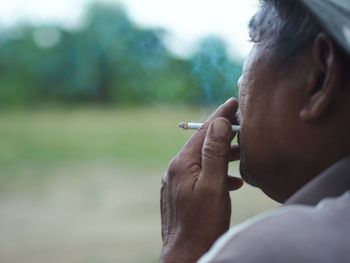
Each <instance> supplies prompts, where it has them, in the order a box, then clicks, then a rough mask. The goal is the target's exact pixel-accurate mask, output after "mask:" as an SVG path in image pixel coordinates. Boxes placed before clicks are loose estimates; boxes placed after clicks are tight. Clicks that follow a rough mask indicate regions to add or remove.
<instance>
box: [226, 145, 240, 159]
mask: <svg viewBox="0 0 350 263" xmlns="http://www.w3.org/2000/svg"><path fill="white" fill-rule="evenodd" d="M240 158H241V154H240V150H239V145H231V149H230V154H229V161H230V162H233V161H238V160H239V159H240Z"/></svg>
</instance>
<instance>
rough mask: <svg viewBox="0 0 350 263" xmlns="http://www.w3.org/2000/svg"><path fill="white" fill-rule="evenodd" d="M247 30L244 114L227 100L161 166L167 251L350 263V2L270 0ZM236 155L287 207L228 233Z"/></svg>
mask: <svg viewBox="0 0 350 263" xmlns="http://www.w3.org/2000/svg"><path fill="white" fill-rule="evenodd" d="M250 36H251V39H252V41H253V42H254V47H253V49H252V51H251V53H250V55H249V56H248V58H247V59H246V61H245V64H244V68H243V74H242V77H241V78H240V81H239V92H240V106H239V112H238V114H237V115H238V116H239V118H238V120H237V119H236V118H235V116H236V114H235V113H236V111H237V109H238V102H237V101H236V100H234V99H229V100H228V101H227V102H226V103H225V104H223V105H222V106H221V107H219V109H218V110H217V111H216V112H215V113H214V114H213V115H212V116H211V117H210V118H209V119H208V121H207V122H206V124H205V125H204V126H203V127H202V128H201V129H200V130H199V131H198V132H197V133H196V134H195V135H194V136H193V137H192V138H191V139H190V140H189V142H188V143H187V144H186V145H185V146H184V148H183V149H182V151H181V152H180V153H179V154H178V155H177V156H176V158H174V160H173V161H172V162H171V164H170V166H169V168H168V170H167V172H166V173H165V175H164V176H163V180H162V191H161V212H162V237H163V248H162V254H161V258H160V261H161V262H181V263H186V262H196V261H197V260H199V262H201V263H204V262H239V263H244V262H247V263H248V262H293V263H295V262H299V263H300V262H344V263H345V262H350V192H349V190H350V118H349V117H350V74H349V72H350V0H265V1H262V4H261V7H260V10H259V12H258V13H257V14H256V15H255V16H254V18H253V19H252V20H251V22H250ZM237 123H239V124H240V125H241V132H240V134H239V136H238V141H239V146H238V145H234V146H231V141H232V138H233V136H234V134H233V132H232V129H231V125H232V124H237ZM238 159H240V161H241V162H240V172H241V175H242V178H243V179H244V181H246V182H248V183H250V184H252V185H254V186H257V187H259V188H260V189H262V190H263V191H264V192H265V193H266V194H267V195H268V196H270V197H271V198H273V199H274V200H277V201H279V202H281V203H284V205H283V206H282V207H281V208H279V209H277V210H276V211H274V212H272V213H268V214H264V215H263V216H259V217H257V218H255V219H252V220H249V221H248V222H246V223H244V224H242V225H239V226H237V227H234V228H232V229H231V230H229V231H228V228H229V222H230V214H231V204H230V197H229V191H230V190H235V189H238V188H239V187H240V186H241V185H242V181H241V180H240V179H238V178H233V177H230V176H228V175H227V171H228V164H229V162H230V161H234V160H238ZM233 212H234V208H233ZM224 233H225V234H224ZM223 234H224V235H223ZM222 235H223V236H222ZM220 236H222V237H221V238H220V239H219V237H220ZM215 242H216V243H215ZM214 243H215V244H214Z"/></svg>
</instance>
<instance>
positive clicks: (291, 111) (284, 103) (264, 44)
mask: <svg viewBox="0 0 350 263" xmlns="http://www.w3.org/2000/svg"><path fill="white" fill-rule="evenodd" d="M271 15H272V16H274V17H275V14H273V12H272V14H271ZM256 19H259V14H258V15H257V16H256ZM265 19H266V17H265ZM257 23H258V21H257ZM275 23H278V20H275ZM276 33H277V32H273V31H271V32H269V33H268V36H269V37H268V38H265V37H264V36H260V37H259V41H258V42H256V43H255V44H254V47H253V49H252V51H251V53H250V54H249V56H248V57H247V59H246V61H245V63H244V67H243V73H242V76H241V78H240V80H239V83H238V86H239V94H240V124H241V133H240V138H239V139H240V147H241V164H240V170H241V174H242V176H243V178H244V179H245V181H247V182H248V183H251V184H253V185H255V186H257V187H259V188H261V189H262V190H263V191H264V192H265V193H266V194H267V195H269V196H270V197H271V198H273V199H275V200H277V201H280V202H283V201H285V199H286V198H288V197H289V196H290V195H291V194H293V193H294V192H295V191H296V190H297V189H298V188H300V186H301V184H302V183H301V182H300V180H299V179H298V176H295V175H294V174H293V173H294V172H295V171H296V170H297V162H298V158H299V156H298V153H299V152H300V147H301V145H300V142H301V141H302V138H301V137H302V136H303V135H302V134H303V133H302V129H299V126H300V120H299V109H300V103H299V102H300V99H301V98H300V95H299V93H298V90H300V89H299V88H300V85H302V81H301V80H302V79H303V75H305V73H303V69H304V67H305V65H303V63H304V62H303V60H304V55H303V54H301V55H300V59H298V58H297V59H296V60H295V61H294V62H293V63H292V64H291V65H288V67H286V69H285V70H283V71H282V70H281V69H280V68H279V67H278V66H277V64H276V63H274V62H271V61H272V55H273V49H272V48H271V46H270V45H269V43H268V41H269V39H270V38H271V37H273V36H274V34H276ZM253 35H254V32H253ZM299 139H301V140H299Z"/></svg>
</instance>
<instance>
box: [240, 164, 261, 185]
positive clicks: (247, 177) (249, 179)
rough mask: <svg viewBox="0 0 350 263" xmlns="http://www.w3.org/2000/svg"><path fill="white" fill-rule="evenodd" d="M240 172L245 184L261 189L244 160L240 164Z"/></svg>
mask: <svg viewBox="0 0 350 263" xmlns="http://www.w3.org/2000/svg"><path fill="white" fill-rule="evenodd" d="M239 172H240V174H241V177H242V179H243V181H244V182H246V183H247V184H249V185H251V186H254V187H259V186H258V184H257V183H256V182H255V181H254V179H253V176H252V173H250V172H249V169H248V168H247V165H246V162H245V161H244V158H241V161H240V163H239Z"/></svg>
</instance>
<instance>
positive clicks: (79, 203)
mask: <svg viewBox="0 0 350 263" xmlns="http://www.w3.org/2000/svg"><path fill="white" fill-rule="evenodd" d="M1 172H2V173H3V172H5V171H1ZM11 172H12V173H14V174H17V175H20V176H17V181H16V183H13V184H9V186H8V187H7V189H6V191H3V193H1V195H0V232H1V235H0V262H2V263H20V262H21V263H22V262H26V263H34V262H35V263H48V262H50V263H56V262H57V263H62V262H65V263H93V262H96V263H97V262H98V263H109V262H113V263H115V262H121V263H129V262H130V263H131V262H132V263H136V262H142V263H143V262H145V263H151V262H157V259H158V255H159V250H160V244H161V239H160V216H159V185H160V176H161V174H162V171H160V170H156V169H155V170H154V171H152V170H151V169H140V168H133V167H123V165H116V164H113V163H111V162H96V163H81V164H71V165H69V164H65V165H56V166H54V167H52V166H51V167H49V166H47V167H42V166H40V165H37V166H36V165H21V166H20V167H16V168H15V169H14V170H12V171H11ZM38 174H40V176H38ZM45 175H46V178H49V179H46V180H44V182H42V178H43V176H45ZM33 178H36V179H35V180H37V183H38V184H36V182H33ZM38 185H39V186H38ZM232 206H233V209H232V222H233V223H237V222H241V221H243V220H244V219H246V218H249V217H250V216H252V215H255V214H257V213H259V212H261V211H264V210H266V209H270V208H273V207H276V206H277V205H276V204H275V203H274V202H272V201H270V200H268V199H267V198H266V197H264V195H263V194H262V193H260V191H258V190H256V189H253V188H251V187H247V186H245V187H244V188H243V189H242V190H240V191H237V192H235V193H233V194H232Z"/></svg>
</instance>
